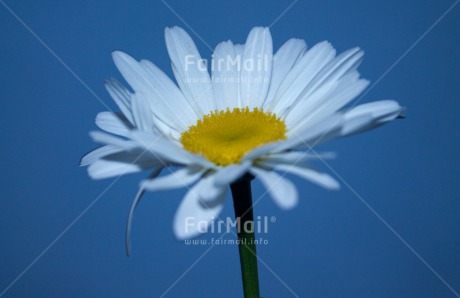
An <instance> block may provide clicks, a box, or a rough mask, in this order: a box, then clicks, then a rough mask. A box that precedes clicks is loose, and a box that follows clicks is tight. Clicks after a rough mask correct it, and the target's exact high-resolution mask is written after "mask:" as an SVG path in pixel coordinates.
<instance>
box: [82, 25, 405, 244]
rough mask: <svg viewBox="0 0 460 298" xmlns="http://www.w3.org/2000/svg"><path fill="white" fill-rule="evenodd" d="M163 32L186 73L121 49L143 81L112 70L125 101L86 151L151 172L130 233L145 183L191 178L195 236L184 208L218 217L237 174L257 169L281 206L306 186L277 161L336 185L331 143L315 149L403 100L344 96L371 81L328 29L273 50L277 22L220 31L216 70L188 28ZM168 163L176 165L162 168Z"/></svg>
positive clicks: (180, 215)
mask: <svg viewBox="0 0 460 298" xmlns="http://www.w3.org/2000/svg"><path fill="white" fill-rule="evenodd" d="M165 38H166V46H167V49H168V53H169V56H170V58H171V62H172V70H173V73H174V77H175V80H176V82H177V85H176V83H175V82H173V81H172V80H171V79H170V78H169V77H168V76H167V75H165V74H164V73H163V72H162V71H161V70H160V69H159V68H158V67H156V66H155V65H154V64H153V63H151V62H150V61H148V60H141V61H137V60H135V59H134V58H132V57H130V56H129V55H128V54H125V53H123V52H119V51H116V52H114V53H113V60H114V62H115V65H116V66H117V68H118V70H119V71H120V72H121V74H122V75H123V77H124V79H125V80H126V82H127V83H128V84H129V85H130V87H131V88H132V90H133V91H130V90H128V89H127V88H125V87H124V86H123V85H122V84H120V83H118V82H117V81H116V80H113V79H112V80H109V81H107V82H106V88H107V90H108V92H109V93H110V95H111V97H112V98H113V99H114V101H115V102H116V104H117V105H118V107H119V109H120V111H121V112H102V113H99V114H98V115H97V117H96V124H97V126H98V127H99V128H100V129H101V130H103V132H101V131H96V132H91V137H92V138H93V139H94V141H96V142H98V143H101V144H103V146H102V147H100V148H98V149H96V150H94V151H92V152H90V153H89V154H87V155H86V156H85V157H83V159H82V162H81V164H82V165H85V166H88V173H89V176H90V177H91V178H93V179H101V178H108V177H114V176H119V175H123V174H126V173H135V172H140V171H143V170H149V171H150V172H151V174H150V176H149V177H148V178H147V179H145V180H143V181H141V183H140V190H139V193H138V195H137V196H136V198H135V200H134V202H133V205H132V208H131V212H130V216H129V221H128V236H129V230H130V226H131V219H132V214H133V211H134V208H135V207H136V206H137V204H138V202H139V200H140V198H141V196H142V193H143V192H144V191H157V190H165V189H173V188H181V187H187V188H188V191H187V193H186V195H185V197H184V198H183V200H182V202H181V203H180V206H179V208H178V211H177V213H176V216H175V219H174V224H173V226H174V233H175V235H176V237H177V238H179V239H185V238H190V237H193V236H196V235H198V234H199V233H200V231H199V230H198V228H197V227H195V228H193V227H187V228H186V225H185V220H186V218H188V217H194V218H195V220H196V221H205V222H210V221H212V220H213V219H214V218H216V217H217V216H218V215H219V213H220V212H221V210H222V207H223V202H224V199H225V196H226V192H227V189H228V186H229V184H232V183H233V182H235V181H237V180H238V179H241V178H242V177H243V176H244V175H246V174H250V175H252V176H254V177H255V178H256V179H259V180H260V181H261V182H262V184H263V185H264V186H265V187H266V188H267V191H268V193H269V194H270V195H271V197H272V198H273V200H274V202H275V203H276V204H277V205H278V206H279V207H281V208H282V209H290V208H293V207H294V206H296V204H297V201H298V194H297V191H296V187H295V186H294V184H293V183H292V182H291V181H289V180H288V179H286V178H285V177H284V175H281V174H279V173H277V171H278V172H282V173H290V174H293V175H297V176H300V177H302V178H304V179H306V180H308V181H310V182H313V183H315V184H317V185H319V186H322V187H324V188H326V189H338V188H339V184H338V182H337V181H336V180H335V179H334V178H332V177H331V176H330V175H328V174H327V173H323V172H319V171H318V170H316V169H314V168H313V167H312V166H311V162H312V161H314V160H315V159H318V158H327V157H330V156H331V154H323V155H321V154H320V155H317V154H312V153H309V152H310V149H311V148H312V147H313V146H316V145H318V144H320V143H323V142H326V141H330V140H331V139H334V138H339V137H343V136H348V135H352V134H356V133H360V132H363V131H366V130H369V129H371V128H374V127H377V126H379V125H381V124H384V123H386V122H389V121H391V120H393V119H396V118H397V117H398V116H400V114H401V112H402V108H401V106H400V105H399V104H398V103H397V102H395V101H393V100H382V101H377V102H372V103H366V104H361V105H357V106H354V107H348V108H346V106H347V104H349V103H350V102H351V101H352V100H353V99H354V98H356V97H357V96H358V95H359V94H360V93H361V92H362V91H363V90H364V89H365V88H366V86H367V85H368V81H367V80H365V79H362V78H360V74H359V73H358V71H357V68H358V66H359V64H360V63H361V61H362V57H363V51H362V50H360V49H359V48H352V49H350V50H348V51H345V52H343V53H340V54H337V53H336V51H335V49H334V48H333V47H332V45H331V44H330V43H329V42H327V41H324V42H320V43H318V44H316V45H314V46H313V47H311V48H307V45H306V43H305V42H304V41H303V40H301V39H290V40H288V41H287V42H286V43H284V44H283V45H282V46H281V48H279V49H278V50H277V51H276V53H274V52H273V46H272V37H271V34H270V31H269V29H268V28H263V27H256V28H253V29H252V30H251V31H250V33H249V36H248V37H247V40H246V42H245V43H244V44H234V43H232V42H231V41H224V42H221V43H219V44H218V45H217V46H216V48H215V50H214V54H213V56H212V61H211V65H210V71H209V69H208V67H207V65H206V63H205V61H204V60H203V59H201V56H200V54H199V53H198V50H197V48H196V46H195V44H194V42H193V40H192V39H191V37H190V36H189V35H188V34H187V33H186V32H185V31H184V30H183V29H181V28H179V27H174V28H166V30H165ZM173 169H176V170H173ZM162 170H165V171H166V172H167V173H166V175H162V176H159V174H160V172H161V171H162Z"/></svg>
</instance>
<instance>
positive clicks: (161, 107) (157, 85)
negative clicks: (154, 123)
mask: <svg viewBox="0 0 460 298" xmlns="http://www.w3.org/2000/svg"><path fill="white" fill-rule="evenodd" d="M112 56H113V60H114V62H115V65H116V66H117V68H118V70H119V71H120V72H121V74H122V75H123V77H124V78H125V80H126V81H127V82H128V83H129V84H130V85H131V86H132V88H133V89H134V90H135V91H136V93H137V92H142V93H143V94H145V95H147V96H148V98H149V100H148V103H149V105H150V109H151V112H152V113H154V114H155V116H157V117H158V118H160V119H161V120H162V121H164V122H165V123H167V124H168V125H169V126H171V127H174V128H176V129H178V130H185V129H186V128H187V126H188V125H190V124H192V123H194V121H195V120H196V114H195V113H194V112H193V109H192V108H191V107H190V105H189V104H187V101H186V100H185V98H184V97H183V96H182V95H181V93H180V92H179V91H178V90H177V87H176V86H175V85H174V83H172V82H171V80H170V79H169V78H168V77H167V76H166V75H165V74H164V73H163V72H162V71H161V70H159V69H158V68H156V67H154V66H152V65H153V64H151V63H147V62H143V63H142V64H141V63H139V62H137V61H136V60H135V59H134V58H132V57H131V56H129V55H128V54H126V53H123V52H119V51H116V52H113V53H112ZM177 107H180V109H178V108H177ZM179 111H183V115H182V117H177V113H178V112H179Z"/></svg>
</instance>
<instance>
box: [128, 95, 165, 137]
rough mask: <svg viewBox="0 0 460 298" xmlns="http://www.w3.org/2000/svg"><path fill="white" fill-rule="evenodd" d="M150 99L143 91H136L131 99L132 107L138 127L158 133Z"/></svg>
mask: <svg viewBox="0 0 460 298" xmlns="http://www.w3.org/2000/svg"><path fill="white" fill-rule="evenodd" d="M148 100H149V97H148V95H146V94H144V93H143V92H142V91H139V92H136V94H135V95H134V96H133V98H132V100H131V109H132V112H133V118H134V122H135V123H136V127H137V128H139V129H140V130H142V131H145V132H151V133H158V130H157V129H156V125H155V121H154V118H153V114H152V112H151V111H150V103H149V102H148Z"/></svg>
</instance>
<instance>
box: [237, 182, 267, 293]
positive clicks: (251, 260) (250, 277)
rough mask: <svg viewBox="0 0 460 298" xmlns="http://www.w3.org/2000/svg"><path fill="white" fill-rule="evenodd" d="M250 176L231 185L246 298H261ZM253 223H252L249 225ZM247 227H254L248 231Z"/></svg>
mask: <svg viewBox="0 0 460 298" xmlns="http://www.w3.org/2000/svg"><path fill="white" fill-rule="evenodd" d="M252 179H253V177H252V176H251V175H249V174H247V175H245V176H243V177H242V178H240V179H239V180H237V181H235V182H234V183H232V184H231V185H230V188H231V190H232V196H233V206H234V207H235V218H236V219H239V222H238V225H237V229H238V240H239V241H238V242H239V243H238V249H239V252H240V264H241V274H242V278H243V291H244V297H245V298H259V297H260V295H259V276H258V270H257V253H256V245H255V243H254V239H255V236H254V215H253V212H252V194H251V180H252ZM249 222H251V223H249ZM245 227H248V228H249V227H252V230H251V229H247V228H245Z"/></svg>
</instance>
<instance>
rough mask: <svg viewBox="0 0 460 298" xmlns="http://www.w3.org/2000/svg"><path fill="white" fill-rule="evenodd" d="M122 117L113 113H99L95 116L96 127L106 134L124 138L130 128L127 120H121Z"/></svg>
mask: <svg viewBox="0 0 460 298" xmlns="http://www.w3.org/2000/svg"><path fill="white" fill-rule="evenodd" d="M121 117H122V115H121V114H120V115H117V114H116V113H113V112H101V113H99V114H97V116H96V125H97V126H98V127H99V128H100V129H102V130H105V131H106V132H110V133H113V134H116V135H119V136H124V137H125V136H126V135H127V134H128V132H129V129H130V127H129V126H128V125H129V122H127V121H128V120H127V119H122V118H121Z"/></svg>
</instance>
